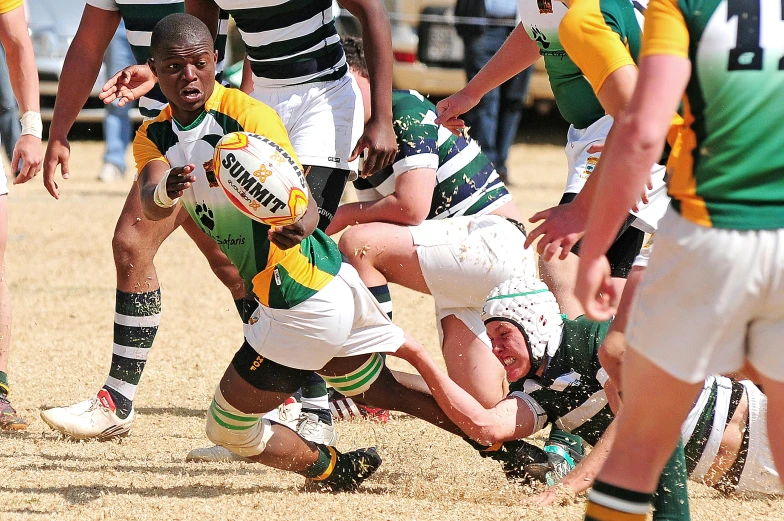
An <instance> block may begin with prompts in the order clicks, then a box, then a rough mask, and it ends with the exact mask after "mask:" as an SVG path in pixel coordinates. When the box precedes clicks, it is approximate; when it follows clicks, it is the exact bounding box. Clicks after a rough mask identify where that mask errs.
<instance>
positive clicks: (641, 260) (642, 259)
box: [632, 234, 655, 268]
mask: <svg viewBox="0 0 784 521" xmlns="http://www.w3.org/2000/svg"><path fill="white" fill-rule="evenodd" d="M654 237H655V235H654V234H651V235H649V236H648V239H647V240H646V241H645V243H644V244H643V245H642V248H640V253H638V254H637V256H636V257H635V258H634V262H633V263H632V268H634V267H635V266H637V267H639V268H647V267H648V261H649V260H650V259H651V252H652V251H653V238H654Z"/></svg>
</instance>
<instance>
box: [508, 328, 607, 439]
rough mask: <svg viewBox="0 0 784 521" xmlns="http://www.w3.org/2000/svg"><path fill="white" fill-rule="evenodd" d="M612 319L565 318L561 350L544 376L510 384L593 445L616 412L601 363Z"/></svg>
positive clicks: (559, 349) (552, 419)
mask: <svg viewBox="0 0 784 521" xmlns="http://www.w3.org/2000/svg"><path fill="white" fill-rule="evenodd" d="M610 323H611V321H609V320H608V321H606V322H593V321H591V320H588V319H587V318H585V317H579V318H578V319H577V320H564V326H563V336H562V339H561V344H560V345H559V347H558V350H557V351H556V352H555V354H554V355H553V357H552V358H550V359H549V360H547V361H546V366H545V369H544V372H543V373H542V376H539V377H537V376H532V377H528V378H525V379H523V380H519V381H517V382H514V383H513V384H511V385H510V386H509V387H510V390H512V391H522V392H525V393H526V394H528V395H529V396H531V397H532V398H533V399H534V400H536V401H537V402H538V403H539V405H540V406H541V407H542V409H544V411H545V412H546V413H547V420H548V421H549V422H550V423H553V424H555V425H557V426H558V427H560V428H561V429H563V430H565V431H568V432H572V433H574V434H577V435H578V436H580V437H581V438H583V439H584V440H585V441H586V442H588V443H590V444H591V445H594V444H595V443H596V442H597V441H599V438H600V437H601V435H602V434H604V431H605V430H606V429H607V426H608V425H610V422H612V420H613V418H614V415H613V413H612V411H611V410H610V406H609V404H608V403H607V396H606V395H605V393H604V384H605V383H606V382H607V380H608V378H609V377H608V376H607V372H606V371H605V370H604V369H602V366H601V364H600V363H599V346H601V345H602V341H603V340H604V337H605V336H606V335H607V330H608V329H609V328H610Z"/></svg>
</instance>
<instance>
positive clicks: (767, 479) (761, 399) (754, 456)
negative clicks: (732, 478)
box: [737, 380, 784, 495]
mask: <svg viewBox="0 0 784 521" xmlns="http://www.w3.org/2000/svg"><path fill="white" fill-rule="evenodd" d="M740 383H741V384H743V387H745V388H746V396H748V399H749V421H748V424H747V427H746V428H747V429H748V430H749V452H748V455H747V456H746V463H745V465H743V472H741V475H740V480H739V481H738V489H737V491H738V492H741V493H743V492H745V493H760V494H778V495H784V486H782V484H781V480H779V474H778V472H776V467H775V465H774V463H773V455H772V454H771V452H770V442H769V441H768V418H767V417H768V414H767V412H768V398H767V397H766V396H765V395H764V394H762V391H760V390H759V388H758V387H757V386H756V385H754V384H753V383H752V382H750V381H748V380H744V381H742V382H740Z"/></svg>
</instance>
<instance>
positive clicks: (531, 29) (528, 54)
mask: <svg viewBox="0 0 784 521" xmlns="http://www.w3.org/2000/svg"><path fill="white" fill-rule="evenodd" d="M567 5H568V2H567ZM518 12H519V14H520V18H521V23H520V25H519V26H518V27H517V28H515V30H514V31H513V32H512V34H511V35H510V36H509V38H508V39H507V40H506V42H505V43H504V45H503V46H502V47H501V49H499V51H498V53H497V54H496V55H495V56H494V57H493V58H492V59H491V60H490V61H489V62H488V63H487V65H486V66H485V67H484V68H483V69H482V70H481V71H480V72H479V73H478V74H477V75H476V76H475V77H474V78H473V79H472V80H471V81H470V82H469V83H468V84H467V85H466V86H465V87H464V88H463V89H462V90H461V91H459V92H458V93H456V94H454V95H452V96H450V97H448V98H446V99H444V100H442V101H441V102H439V103H438V105H437V107H438V113H439V119H438V122H440V123H441V124H443V125H445V126H446V127H448V128H450V129H457V128H460V127H462V125H463V122H462V120H460V119H458V116H459V115H460V114H462V113H464V112H466V111H468V110H469V109H471V108H472V107H473V106H474V105H475V104H476V103H477V100H478V99H480V98H481V97H482V96H483V95H484V94H485V93H486V92H488V91H489V90H490V89H492V88H495V87H496V86H498V85H499V84H501V83H502V82H504V81H506V80H507V79H508V78H509V77H511V76H512V75H514V74H516V73H517V72H519V71H521V70H523V69H525V68H526V67H528V66H530V65H531V64H533V63H534V62H535V61H536V60H537V59H539V56H540V55H541V56H543V57H544V61H545V66H546V68H547V74H548V77H549V79H550V85H551V87H552V90H553V93H554V95H555V100H556V103H557V105H558V109H559V111H560V112H561V115H562V116H563V117H564V119H566V120H567V121H568V122H569V123H570V127H569V131H568V134H567V144H566V148H565V151H566V156H567V168H568V170H567V185H566V188H565V190H564V196H563V197H562V199H561V204H565V203H569V202H570V201H572V200H573V199H574V198H575V195H576V194H577V193H579V192H580V191H581V190H582V189H583V186H584V185H585V183H586V181H587V179H589V176H590V174H591V172H592V171H593V169H594V167H595V166H596V163H597V162H598V160H599V155H600V154H599V152H598V151H596V150H594V147H595V145H597V144H599V143H602V142H604V140H605V139H606V136H607V133H608V132H609V130H610V128H611V127H612V123H613V118H614V117H617V116H618V115H619V114H620V113H621V112H622V111H623V108H624V107H625V106H626V103H627V101H628V93H629V92H631V89H633V88H634V81H633V80H634V71H635V68H634V66H633V65H634V62H633V55H634V54H635V53H636V48H637V46H638V43H639V39H640V38H639V34H640V28H639V24H638V21H637V20H636V15H635V12H634V7H633V6H632V3H631V2H625V3H623V2H617V3H616V4H615V8H614V9H613V12H612V13H611V14H612V15H613V17H614V18H613V19H614V20H615V21H616V23H615V24H607V23H605V22H604V21H602V23H601V24H600V25H602V26H601V27H599V28H598V29H599V30H596V31H593V32H592V33H591V34H592V35H593V34H598V36H597V39H596V42H594V43H595V44H596V47H595V48H594V47H592V48H591V49H592V51H593V50H594V49H598V52H587V51H586V52H585V53H584V54H583V55H581V56H585V61H586V62H588V63H590V64H591V66H592V67H593V68H592V69H591V70H585V71H584V70H581V67H578V65H577V64H575V62H574V61H573V59H572V57H571V56H570V55H567V53H566V51H564V46H563V45H562V42H561V41H560V40H559V35H558V28H559V25H561V21H562V20H563V19H564V17H565V15H566V13H567V7H566V6H565V5H564V4H563V3H561V2H551V1H549V0H538V1H536V0H519V2H518ZM594 14H597V15H599V20H604V19H603V18H602V14H603V13H599V12H597V13H594ZM593 21H594V22H595V21H596V20H593ZM599 37H601V39H600V38H599ZM589 40H590V38H589ZM626 44H628V45H629V49H628V50H627V49H626V48H625V45H626ZM630 53H631V55H630ZM594 72H596V74H597V76H598V77H597V78H596V81H594V83H593V87H592V83H591V82H589V80H588V79H587V78H586V76H592V75H593V74H594ZM630 80H631V82H630ZM594 87H595V89H596V93H594V90H593V88H594ZM663 175H664V167H661V166H658V167H656V168H655V169H653V170H652V184H651V190H650V192H649V194H648V196H646V199H644V201H645V200H649V202H647V203H645V202H644V201H643V203H642V204H640V206H639V208H638V211H637V212H631V214H630V215H629V216H628V218H627V221H625V223H624V227H623V229H622V230H621V231H620V232H619V234H618V236H617V237H616V241H615V242H614V244H613V248H612V250H611V251H610V252H609V253H608V255H609V258H610V262H611V265H612V270H613V272H612V275H613V278H614V279H615V284H616V285H617V287H618V288H619V292H620V288H622V287H623V284H624V279H625V278H626V277H627V276H628V273H629V271H630V269H631V265H632V262H633V260H634V258H635V256H636V255H637V253H638V252H639V250H640V247H641V246H642V243H643V239H644V235H645V232H652V231H654V230H655V228H656V223H657V222H658V219H659V218H660V216H661V215H662V213H663V211H664V208H665V206H666V197H665V196H664V182H663ZM538 216H539V215H538V214H537V216H535V217H534V218H538ZM535 238H536V236H531V237H529V240H528V242H527V243H528V244H530V243H531V242H533V239H535ZM570 246H571V245H570ZM538 249H539V252H540V253H542V254H543V255H541V256H540V263H539V267H540V272H541V274H542V277H543V278H544V280H545V282H547V284H548V286H549V287H550V288H551V289H552V290H553V292H554V293H555V295H556V298H557V299H558V302H559V303H560V304H561V308H562V310H563V311H564V312H565V313H566V314H567V315H568V316H570V317H576V316H579V315H581V314H582V313H583V310H582V308H581V306H580V304H579V302H577V300H576V299H575V298H574V284H575V277H576V269H577V256H576V254H578V253H579V243H578V244H576V245H574V247H570V248H565V249H564V250H563V252H562V255H561V256H560V257H558V258H556V257H554V254H555V253H556V251H557V248H556V247H555V245H549V246H548V248H547V249H546V250H544V249H543V247H542V245H540V246H539V247H538ZM570 250H571V252H570Z"/></svg>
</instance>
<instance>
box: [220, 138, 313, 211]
mask: <svg viewBox="0 0 784 521" xmlns="http://www.w3.org/2000/svg"><path fill="white" fill-rule="evenodd" d="M213 164H214V168H215V177H216V178H217V180H218V184H220V186H221V188H222V189H223V191H224V192H225V193H226V196H227V197H228V198H229V200H230V201H231V202H232V203H233V204H234V206H236V207H237V208H238V209H239V210H240V211H241V212H242V213H244V214H245V215H247V216H248V217H250V218H251V219H254V220H256V221H259V222H261V223H264V224H267V225H269V226H286V225H288V224H292V223H295V222H297V220H298V219H299V218H300V217H302V215H303V214H304V213H305V210H307V208H308V185H307V182H306V181H305V175H304V174H303V173H302V169H301V168H300V167H299V165H297V162H296V161H294V158H292V157H291V156H290V155H289V154H288V153H287V152H286V151H285V150H283V148H281V147H280V146H279V145H278V144H277V143H275V142H274V141H272V140H270V139H267V138H265V137H263V136H259V135H256V134H251V133H250V132H232V133H231V134H226V135H225V136H223V138H221V140H220V141H218V144H217V145H216V146H215V153H214V156H213Z"/></svg>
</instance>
